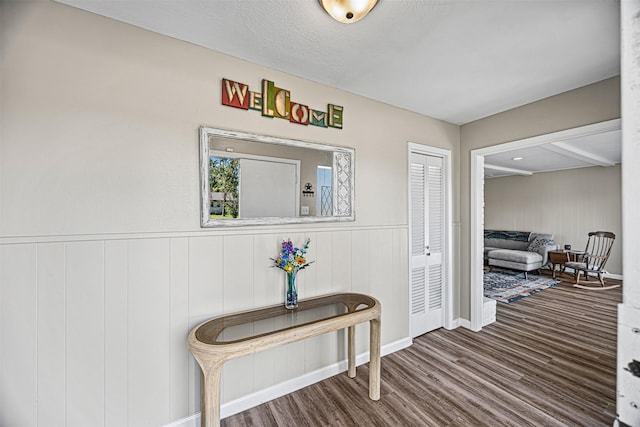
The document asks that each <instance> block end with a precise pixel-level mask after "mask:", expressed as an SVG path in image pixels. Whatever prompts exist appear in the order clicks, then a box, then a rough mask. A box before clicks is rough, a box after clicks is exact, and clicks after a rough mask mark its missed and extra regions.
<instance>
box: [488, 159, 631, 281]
mask: <svg viewBox="0 0 640 427" xmlns="http://www.w3.org/2000/svg"><path fill="white" fill-rule="evenodd" d="M620 169H621V168H620V166H619V165H618V166H614V167H609V168H603V167H589V168H582V169H572V170H567V171H558V172H546V173H539V174H534V175H531V176H509V177H503V178H490V179H485V181H484V215H485V217H484V220H485V228H488V229H494V230H524V231H535V232H540V233H551V234H553V235H554V238H555V242H556V243H558V244H560V245H565V244H570V245H571V246H572V247H573V248H574V249H577V250H580V249H584V246H585V244H586V242H587V233H589V232H590V231H597V230H603V231H611V232H613V233H615V235H616V241H615V244H614V246H613V249H612V252H611V256H610V258H609V261H608V262H607V266H606V269H607V271H608V272H610V273H612V274H617V275H622V224H621V223H622V214H621V211H622V188H621V182H620V175H621V172H620Z"/></svg>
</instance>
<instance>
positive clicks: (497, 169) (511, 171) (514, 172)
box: [484, 163, 533, 175]
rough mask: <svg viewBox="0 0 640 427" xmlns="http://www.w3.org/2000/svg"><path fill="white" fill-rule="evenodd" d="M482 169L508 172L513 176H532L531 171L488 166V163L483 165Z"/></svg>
mask: <svg viewBox="0 0 640 427" xmlns="http://www.w3.org/2000/svg"><path fill="white" fill-rule="evenodd" d="M484 168H485V169H491V170H494V171H500V172H509V173H512V174H514V175H533V172H531V171H526V170H523V169H514V168H505V167H504V166H497V165H490V164H488V163H485V164H484Z"/></svg>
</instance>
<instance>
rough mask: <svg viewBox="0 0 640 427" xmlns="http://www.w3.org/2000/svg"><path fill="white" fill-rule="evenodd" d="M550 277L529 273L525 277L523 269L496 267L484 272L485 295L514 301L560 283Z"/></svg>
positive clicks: (503, 300)
mask: <svg viewBox="0 0 640 427" xmlns="http://www.w3.org/2000/svg"><path fill="white" fill-rule="evenodd" d="M560 282H561V281H560V280H554V279H552V278H550V277H544V276H538V275H537V274H531V273H529V278H528V279H525V278H524V274H523V273H522V272H521V271H513V270H503V269H497V268H494V269H492V271H486V270H485V272H484V296H485V297H487V298H491V299H494V300H496V301H501V302H507V303H509V302H514V301H518V300H519V299H522V298H524V297H528V296H529V295H532V294H534V293H536V292H540V291H541V290H543V289H547V288H550V287H551V286H555V285H557V284H558V283H560Z"/></svg>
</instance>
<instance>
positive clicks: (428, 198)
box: [408, 143, 453, 338]
mask: <svg viewBox="0 0 640 427" xmlns="http://www.w3.org/2000/svg"><path fill="white" fill-rule="evenodd" d="M408 160H409V162H408V163H409V165H408V170H409V176H408V182H409V185H408V188H409V209H408V212H409V239H408V240H409V275H408V277H409V299H410V301H409V316H410V322H409V323H410V328H411V337H412V338H413V337H416V336H419V335H422V334H424V333H426V332H429V331H432V330H434V329H438V328H441V327H445V328H448V329H451V328H452V323H453V321H452V319H451V316H452V309H451V306H450V305H451V302H452V297H451V294H452V283H453V281H452V274H451V263H452V250H451V240H452V239H451V234H452V233H451V231H452V227H451V224H452V223H451V172H450V171H451V152H450V151H449V150H442V149H438V148H434V147H427V146H424V145H420V144H415V143H409V144H408Z"/></svg>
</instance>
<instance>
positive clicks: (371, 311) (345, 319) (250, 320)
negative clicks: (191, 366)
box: [188, 293, 382, 427]
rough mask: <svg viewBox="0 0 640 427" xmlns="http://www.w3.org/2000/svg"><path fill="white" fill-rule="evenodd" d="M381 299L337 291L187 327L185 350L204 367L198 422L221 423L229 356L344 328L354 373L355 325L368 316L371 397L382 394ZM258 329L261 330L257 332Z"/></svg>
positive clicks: (206, 426) (350, 372) (211, 425)
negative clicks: (222, 384) (222, 383)
mask: <svg viewBox="0 0 640 427" xmlns="http://www.w3.org/2000/svg"><path fill="white" fill-rule="evenodd" d="M381 309H382V307H381V305H380V302H379V301H378V300H377V299H375V298H373V297H371V296H368V295H363V294H355V293H338V294H331V295H324V296H319V297H315V298H309V299H306V300H303V301H300V302H299V304H298V308H297V309H295V310H287V309H286V308H285V307H284V306H283V305H282V304H279V305H274V306H271V307H266V308H260V309H254V310H247V311H243V312H239V313H233V314H227V315H222V316H218V317H214V318H212V319H209V320H207V321H205V322H203V323H201V324H199V325H198V326H196V327H195V328H193V329H192V330H191V332H190V333H189V339H188V342H189V350H190V351H191V353H192V354H193V356H194V357H195V359H196V361H197V362H198V364H199V365H200V369H201V370H202V388H201V393H202V397H201V425H202V426H203V427H217V426H219V425H220V373H221V370H222V365H223V364H224V362H226V361H227V360H230V359H233V358H236V357H239V356H243V355H245V354H251V353H256V352H258V351H261V350H267V349H269V348H273V347H277V346H279V345H283V344H289V343H292V342H296V341H300V340H303V339H305V338H309V337H313V336H316V335H321V334H324V333H327V332H332V331H336V330H339V329H344V328H347V331H348V333H347V336H348V346H347V357H348V375H349V377H350V378H354V377H355V376H356V361H355V357H356V356H355V325H357V324H358V323H363V322H369V323H370V328H369V344H370V348H369V398H370V399H372V400H379V399H380V313H381ZM258 331H259V332H258Z"/></svg>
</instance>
